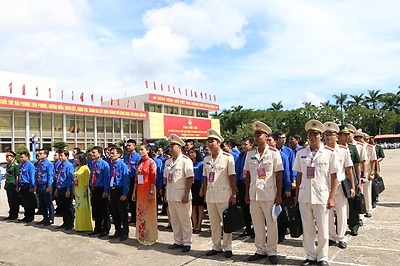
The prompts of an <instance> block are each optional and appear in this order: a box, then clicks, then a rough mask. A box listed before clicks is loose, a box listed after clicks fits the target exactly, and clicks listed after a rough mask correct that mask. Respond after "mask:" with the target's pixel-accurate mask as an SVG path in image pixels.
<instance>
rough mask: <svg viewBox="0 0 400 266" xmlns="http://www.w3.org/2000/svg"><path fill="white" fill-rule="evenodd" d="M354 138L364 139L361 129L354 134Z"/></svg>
mask: <svg viewBox="0 0 400 266" xmlns="http://www.w3.org/2000/svg"><path fill="white" fill-rule="evenodd" d="M354 137H364V132H362V130H361V128H359V129H358V130H356V131H355V132H354Z"/></svg>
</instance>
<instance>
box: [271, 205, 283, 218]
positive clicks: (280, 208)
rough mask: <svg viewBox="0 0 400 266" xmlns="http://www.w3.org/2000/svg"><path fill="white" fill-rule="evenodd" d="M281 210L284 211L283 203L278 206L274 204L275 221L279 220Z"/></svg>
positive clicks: (273, 214) (273, 216) (273, 215)
mask: <svg viewBox="0 0 400 266" xmlns="http://www.w3.org/2000/svg"><path fill="white" fill-rule="evenodd" d="M281 211H282V207H281V205H278V206H277V205H276V204H274V205H273V206H272V219H274V221H276V220H278V216H279V214H280V213H281Z"/></svg>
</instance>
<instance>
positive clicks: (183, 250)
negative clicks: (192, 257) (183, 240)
mask: <svg viewBox="0 0 400 266" xmlns="http://www.w3.org/2000/svg"><path fill="white" fill-rule="evenodd" d="M189 251H190V246H183V247H182V252H184V253H185V252H189Z"/></svg>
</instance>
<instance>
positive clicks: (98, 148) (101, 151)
mask: <svg viewBox="0 0 400 266" xmlns="http://www.w3.org/2000/svg"><path fill="white" fill-rule="evenodd" d="M93 150H97V151H98V152H99V153H100V155H103V148H102V147H100V146H94V147H93V148H92V151H93Z"/></svg>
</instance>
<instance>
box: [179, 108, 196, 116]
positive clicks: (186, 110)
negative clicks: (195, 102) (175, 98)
mask: <svg viewBox="0 0 400 266" xmlns="http://www.w3.org/2000/svg"><path fill="white" fill-rule="evenodd" d="M181 115H186V116H194V110H193V109H189V108H181Z"/></svg>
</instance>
